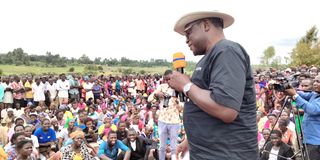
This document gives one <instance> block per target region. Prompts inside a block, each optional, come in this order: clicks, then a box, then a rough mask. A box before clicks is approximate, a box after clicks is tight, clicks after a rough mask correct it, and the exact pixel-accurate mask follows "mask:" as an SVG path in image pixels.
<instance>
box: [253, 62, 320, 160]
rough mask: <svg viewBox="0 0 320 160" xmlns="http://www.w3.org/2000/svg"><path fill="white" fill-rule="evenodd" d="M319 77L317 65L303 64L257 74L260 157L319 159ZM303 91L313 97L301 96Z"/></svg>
mask: <svg viewBox="0 0 320 160" xmlns="http://www.w3.org/2000/svg"><path fill="white" fill-rule="evenodd" d="M319 80H320V74H319V68H317V67H315V66H311V67H308V66H306V65H302V66H300V67H297V68H296V67H294V68H287V69H285V70H284V71H282V72H279V71H278V70H275V69H270V70H269V71H268V72H258V73H257V74H256V76H255V82H256V85H255V88H256V100H257V124H258V132H259V133H258V140H259V149H260V153H261V155H262V157H261V159H262V160H268V159H272V158H273V159H277V158H279V159H285V158H292V159H298V157H299V158H303V159H309V158H310V160H313V159H319V158H320V152H319V147H317V146H319V142H320V141H319V139H320V125H319V118H320V116H319V113H320V108H319V106H320V103H319V97H318V96H317V95H318V94H319V91H320V81H319ZM298 93H299V94H298ZM306 94H307V95H314V96H313V98H310V97H311V96H309V97H306V96H304V95H306ZM299 96H300V99H299V98H298V97H299ZM312 148H314V149H312ZM305 151H307V152H305Z"/></svg>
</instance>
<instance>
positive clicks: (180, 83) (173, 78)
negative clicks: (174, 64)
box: [167, 71, 190, 92]
mask: <svg viewBox="0 0 320 160" xmlns="http://www.w3.org/2000/svg"><path fill="white" fill-rule="evenodd" d="M167 78H168V84H169V86H170V87H171V88H173V89H175V90H176V91H179V92H182V91H183V87H184V86H185V85H186V84H187V83H189V82H190V78H189V76H187V75H184V74H182V73H180V72H177V71H173V73H172V74H170V75H168V76H167Z"/></svg>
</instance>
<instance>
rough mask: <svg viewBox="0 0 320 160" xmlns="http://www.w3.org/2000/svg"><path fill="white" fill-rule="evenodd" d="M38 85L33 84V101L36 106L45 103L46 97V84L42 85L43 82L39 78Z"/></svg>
mask: <svg viewBox="0 0 320 160" xmlns="http://www.w3.org/2000/svg"><path fill="white" fill-rule="evenodd" d="M35 82H36V83H32V85H31V86H32V92H33V100H34V103H35V104H36V106H37V105H38V104H39V102H40V101H44V100H45V99H46V98H45V95H44V91H45V88H44V84H43V83H41V80H40V79H39V78H36V79H35Z"/></svg>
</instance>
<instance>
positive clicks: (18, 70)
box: [0, 65, 170, 75]
mask: <svg viewBox="0 0 320 160" xmlns="http://www.w3.org/2000/svg"><path fill="white" fill-rule="evenodd" d="M71 67H73V68H74V72H75V73H96V74H105V75H109V74H112V75H122V74H123V73H126V72H131V73H146V74H147V73H150V74H154V73H160V74H162V73H163V72H164V71H165V70H166V69H170V68H168V67H120V66H115V67H114V66H113V67H109V66H102V67H103V70H101V71H92V70H86V69H85V65H83V66H80V65H78V66H67V67H37V66H15V65H0V69H1V70H2V75H13V74H17V75H21V74H35V75H39V74H43V73H54V74H60V73H69V69H70V68H71Z"/></svg>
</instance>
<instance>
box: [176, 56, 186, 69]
mask: <svg viewBox="0 0 320 160" xmlns="http://www.w3.org/2000/svg"><path fill="white" fill-rule="evenodd" d="M186 66H187V62H186V59H185V56H184V55H183V53H181V52H177V53H175V54H173V68H174V69H177V68H184V67H186Z"/></svg>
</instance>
